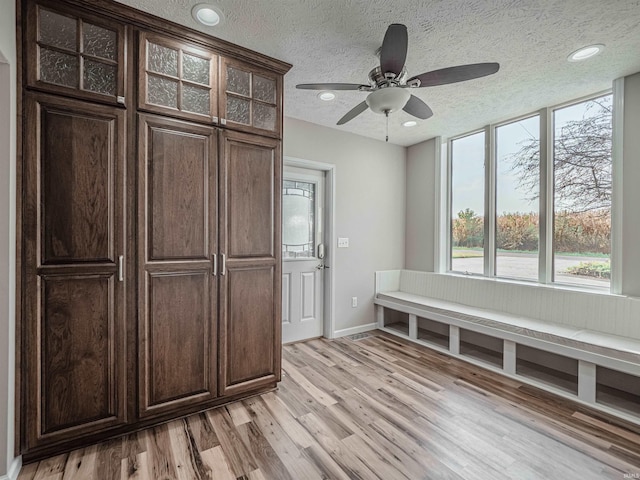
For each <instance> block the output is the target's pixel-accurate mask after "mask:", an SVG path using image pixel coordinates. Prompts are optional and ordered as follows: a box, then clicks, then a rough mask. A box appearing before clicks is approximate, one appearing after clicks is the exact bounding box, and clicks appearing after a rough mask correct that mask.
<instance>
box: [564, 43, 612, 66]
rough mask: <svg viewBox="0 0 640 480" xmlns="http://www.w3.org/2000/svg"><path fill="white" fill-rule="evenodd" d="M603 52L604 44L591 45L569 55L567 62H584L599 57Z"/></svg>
mask: <svg viewBox="0 0 640 480" xmlns="http://www.w3.org/2000/svg"><path fill="white" fill-rule="evenodd" d="M602 50H604V45H602V44H596V45H589V46H587V47H582V48H580V49H578V50H576V51H575V52H573V53H572V54H571V55H569V57H568V58H567V60H569V61H570V62H580V61H582V60H586V59H587V58H591V57H594V56H596V55H598V54H599V53H600V52H601V51H602Z"/></svg>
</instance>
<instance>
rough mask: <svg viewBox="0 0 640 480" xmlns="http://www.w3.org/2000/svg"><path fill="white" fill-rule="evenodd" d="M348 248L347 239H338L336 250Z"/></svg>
mask: <svg viewBox="0 0 640 480" xmlns="http://www.w3.org/2000/svg"><path fill="white" fill-rule="evenodd" d="M348 246H349V239H348V238H346V237H338V248H347V247H348Z"/></svg>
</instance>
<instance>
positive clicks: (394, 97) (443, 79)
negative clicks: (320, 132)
mask: <svg viewBox="0 0 640 480" xmlns="http://www.w3.org/2000/svg"><path fill="white" fill-rule="evenodd" d="M407 47H408V34H407V27H406V26H404V25H402V24H399V23H393V24H391V25H389V27H388V28H387V31H386V33H385V35H384V40H383V41H382V47H380V66H379V67H375V68H374V69H373V70H371V71H370V72H369V85H363V84H356V83H305V84H299V85H296V88H299V89H303V90H325V91H326V90H353V91H359V92H370V93H369V95H368V96H367V98H366V99H365V101H364V102H361V103H359V104H358V105H356V106H355V107H354V108H352V109H351V110H350V111H349V112H347V113H346V114H345V115H344V116H343V117H342V118H341V119H340V120H338V123H337V124H338V125H344V124H345V123H347V122H348V121H350V120H353V119H354V118H355V117H357V116H358V115H360V114H361V113H363V112H364V111H365V110H367V109H368V108H369V109H371V111H373V112H375V113H380V114H385V116H386V117H387V119H388V117H389V114H390V113H393V112H396V111H398V110H404V111H405V112H407V113H408V114H409V115H412V116H414V117H416V118H419V119H421V120H426V119H427V118H429V117H431V116H432V115H433V112H432V111H431V109H430V108H429V106H428V105H427V104H426V103H424V102H423V101H422V100H421V99H419V98H418V97H416V96H415V95H412V94H411V93H409V89H411V88H420V87H434V86H437V85H447V84H450V83H456V82H463V81H466V80H472V79H474V78H480V77H484V76H487V75H492V74H494V73H496V72H497V71H498V70H499V69H500V65H499V64H498V63H474V64H471V65H459V66H457V67H449V68H442V69H440V70H434V71H431V72H425V73H422V74H420V75H416V76H413V77H411V78H409V79H407V70H406V67H405V60H406V58H407ZM387 130H388V122H387ZM387 139H388V132H387Z"/></svg>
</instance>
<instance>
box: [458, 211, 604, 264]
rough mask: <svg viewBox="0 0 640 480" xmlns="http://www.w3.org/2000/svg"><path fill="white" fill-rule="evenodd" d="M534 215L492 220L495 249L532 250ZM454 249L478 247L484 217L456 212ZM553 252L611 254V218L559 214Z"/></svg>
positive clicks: (599, 213)
mask: <svg viewBox="0 0 640 480" xmlns="http://www.w3.org/2000/svg"><path fill="white" fill-rule="evenodd" d="M538 224H539V217H538V214H537V213H517V212H516V213H503V214H502V215H498V218H497V219H496V247H497V248H498V249H499V250H519V251H536V250H537V249H538ZM451 228H452V234H453V246H454V247H468V248H474V247H482V246H483V244H484V242H483V240H484V231H483V229H484V217H481V216H478V215H476V214H475V212H474V211H473V210H471V209H468V208H467V209H466V210H461V211H460V212H458V218H455V219H454V220H453V222H452V226H451ZM554 250H555V251H556V252H559V253H598V254H608V253H609V252H610V251H611V215H610V212H609V211H608V210H594V211H590V212H579V213H572V212H559V213H558V214H556V216H555V221H554Z"/></svg>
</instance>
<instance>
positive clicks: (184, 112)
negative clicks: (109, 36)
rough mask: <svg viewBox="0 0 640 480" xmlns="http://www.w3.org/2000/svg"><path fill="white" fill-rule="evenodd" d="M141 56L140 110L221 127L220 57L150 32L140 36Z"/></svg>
mask: <svg viewBox="0 0 640 480" xmlns="http://www.w3.org/2000/svg"><path fill="white" fill-rule="evenodd" d="M139 52H140V57H139V59H138V67H139V81H140V88H139V94H138V108H140V109H142V110H149V111H152V112H158V113H163V114H165V115H171V116H176V117H181V118H186V119H191V120H199V121H202V122H207V123H211V122H213V123H217V121H218V117H217V115H218V109H217V104H218V93H217V90H216V89H217V82H218V76H217V73H218V57H217V55H215V54H214V53H213V52H211V51H209V50H206V49H203V48H201V47H195V46H193V45H189V44H187V43H185V42H179V41H177V40H174V39H171V38H169V37H166V36H162V35H156V34H151V33H146V32H140V34H139Z"/></svg>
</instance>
